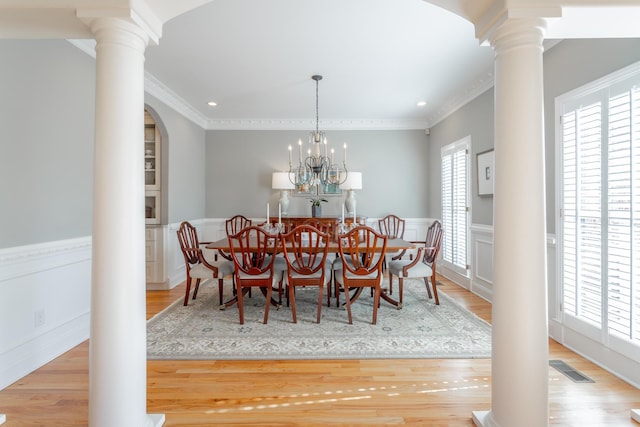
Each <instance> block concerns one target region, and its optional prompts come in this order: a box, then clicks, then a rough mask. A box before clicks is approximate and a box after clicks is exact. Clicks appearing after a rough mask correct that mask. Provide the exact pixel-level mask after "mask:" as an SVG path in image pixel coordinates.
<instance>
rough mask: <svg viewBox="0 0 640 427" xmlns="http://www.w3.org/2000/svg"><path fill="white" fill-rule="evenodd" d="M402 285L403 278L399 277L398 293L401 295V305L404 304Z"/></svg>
mask: <svg viewBox="0 0 640 427" xmlns="http://www.w3.org/2000/svg"><path fill="white" fill-rule="evenodd" d="M402 285H403V283H402V277H398V292H399V293H400V304H402V291H403V290H404V288H403V286H402Z"/></svg>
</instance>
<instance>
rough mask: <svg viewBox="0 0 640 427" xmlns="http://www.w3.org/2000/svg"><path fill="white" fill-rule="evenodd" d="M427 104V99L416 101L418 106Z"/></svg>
mask: <svg viewBox="0 0 640 427" xmlns="http://www.w3.org/2000/svg"><path fill="white" fill-rule="evenodd" d="M425 105H427V101H418V107H424V106H425Z"/></svg>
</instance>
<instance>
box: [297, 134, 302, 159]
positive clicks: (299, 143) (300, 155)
mask: <svg viewBox="0 0 640 427" xmlns="http://www.w3.org/2000/svg"><path fill="white" fill-rule="evenodd" d="M298 160H299V161H300V163H302V140H301V139H299V140H298Z"/></svg>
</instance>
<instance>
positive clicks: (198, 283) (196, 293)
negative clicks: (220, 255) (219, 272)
mask: <svg viewBox="0 0 640 427" xmlns="http://www.w3.org/2000/svg"><path fill="white" fill-rule="evenodd" d="M200 280H201V279H197V280H196V286H195V287H194V288H193V297H191V299H196V297H197V296H198V289H200Z"/></svg>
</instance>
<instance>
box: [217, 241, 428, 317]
mask: <svg viewBox="0 0 640 427" xmlns="http://www.w3.org/2000/svg"><path fill="white" fill-rule="evenodd" d="M273 238H274V240H273V241H274V247H275V249H276V252H282V250H283V249H282V247H281V246H280V243H279V242H278V244H276V239H278V235H277V234H274V235H273ZM327 244H328V246H329V252H333V253H338V251H339V246H338V242H337V240H330V241H329V242H328V243H327ZM382 247H383V246H382V243H380V244H379V248H380V250H379V251H382ZM415 247H416V243H414V242H410V241H408V240H404V239H398V238H394V239H387V247H386V251H387V252H397V251H402V250H410V249H414V248H415ZM205 248H207V249H213V250H218V251H223V252H226V253H227V254H228V253H230V252H231V248H230V247H229V239H228V238H226V237H225V238H222V239H219V240H215V241H213V242H210V243H208V244H207V245H206V246H205ZM379 251H378V252H379ZM361 291H362V288H358V289H357V290H356V292H355V293H354V295H352V296H351V297H350V302H354V301H355V300H356V299H357V298H358V296H359V295H360V293H361ZM380 297H381V298H382V299H384V300H385V301H387V302H388V303H389V304H391V305H393V306H395V307H397V308H401V307H402V305H401V304H400V302H399V301H398V300H395V299H393V298H392V297H391V296H390V295H389V292H387V289H382V292H380ZM236 301H237V297H234V298H232V299H231V300H229V301H227V302H225V303H224V304H223V305H222V306H221V309H224V308H226V307H229V306H232V305H233V304H235V302H236Z"/></svg>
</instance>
